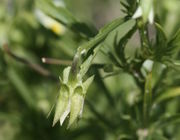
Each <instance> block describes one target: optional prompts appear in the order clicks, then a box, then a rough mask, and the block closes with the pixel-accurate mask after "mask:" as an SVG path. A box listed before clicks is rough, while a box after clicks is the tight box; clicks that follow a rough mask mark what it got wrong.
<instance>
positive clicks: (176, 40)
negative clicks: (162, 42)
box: [167, 29, 180, 53]
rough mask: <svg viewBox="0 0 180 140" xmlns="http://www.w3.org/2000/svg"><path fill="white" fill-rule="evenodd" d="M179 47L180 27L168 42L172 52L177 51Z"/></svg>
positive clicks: (168, 47)
mask: <svg viewBox="0 0 180 140" xmlns="http://www.w3.org/2000/svg"><path fill="white" fill-rule="evenodd" d="M178 48H180V29H179V30H178V31H177V32H176V34H175V35H174V36H173V37H172V39H171V40H170V41H169V42H168V44H167V49H168V50H169V51H170V52H172V53H173V51H174V52H175V51H176V50H177V49H178Z"/></svg>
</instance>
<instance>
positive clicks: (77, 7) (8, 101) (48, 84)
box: [0, 0, 180, 140]
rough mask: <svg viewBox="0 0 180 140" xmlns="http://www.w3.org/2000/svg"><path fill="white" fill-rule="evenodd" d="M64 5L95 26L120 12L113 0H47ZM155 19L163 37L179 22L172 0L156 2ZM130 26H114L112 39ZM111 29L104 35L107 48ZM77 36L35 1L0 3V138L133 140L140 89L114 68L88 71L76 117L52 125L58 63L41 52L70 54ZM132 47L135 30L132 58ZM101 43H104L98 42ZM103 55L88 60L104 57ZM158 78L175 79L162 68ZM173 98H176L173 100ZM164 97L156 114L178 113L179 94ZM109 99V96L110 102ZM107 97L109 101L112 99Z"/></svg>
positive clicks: (68, 56)
mask: <svg viewBox="0 0 180 140" xmlns="http://www.w3.org/2000/svg"><path fill="white" fill-rule="evenodd" d="M54 4H56V5H57V6H63V7H66V8H67V9H68V10H69V11H70V13H72V15H73V16H74V17H75V18H76V19H77V20H78V21H81V22H83V23H86V24H87V25H89V26H90V27H92V28H96V29H99V28H101V27H102V26H103V25H105V24H106V23H108V22H109V21H112V20H113V19H115V18H117V17H120V16H122V17H123V13H122V12H121V8H122V6H121V5H120V1H119V0H64V1H61V0H54ZM156 5H157V6H156V11H157V15H158V17H159V21H160V23H161V25H162V26H163V27H164V29H165V32H166V33H167V35H168V36H169V37H170V36H171V35H172V34H174V33H175V32H176V31H177V29H179V27H180V19H179V17H180V8H179V6H180V1H179V0H161V1H158V2H157V4H156ZM133 24H134V22H133V21H130V22H128V23H127V24H126V25H123V26H122V27H120V28H118V30H117V31H118V33H119V38H120V37H121V36H122V35H123V34H124V33H125V32H126V31H127V30H128V28H129V27H131V26H132V25H133ZM115 33H116V32H113V33H112V34H111V36H110V37H108V38H107V39H106V44H107V46H112V42H113V39H112V38H113V37H114V35H115ZM84 41H85V40H84V39H82V37H81V36H80V35H79V34H76V33H75V32H73V31H71V30H70V29H68V28H66V27H65V26H63V25H62V24H59V23H57V22H55V21H54V20H53V21H52V20H51V18H50V17H48V16H47V15H45V14H44V13H43V12H42V11H40V9H39V7H38V6H36V5H35V0H1V1H0V140H57V139H58V140H59V139H62V140H118V139H126V138H127V139H128V136H126V135H124V134H131V136H132V137H130V138H129V139H137V130H138V129H139V128H138V126H137V125H136V122H134V121H133V117H134V116H133V115H134V114H135V112H134V108H133V107H132V106H133V105H134V103H135V102H136V100H141V99H139V98H141V97H140V96H139V94H140V90H139V88H138V87H137V85H136V84H135V82H134V79H133V78H132V76H131V75H129V74H127V73H121V74H120V75H118V76H112V77H109V78H105V79H102V78H100V77H102V76H103V74H104V73H103V72H102V71H97V70H95V69H91V70H90V72H89V74H91V75H92V74H93V73H95V75H96V78H95V81H94V82H93V84H92V85H91V87H90V89H89V90H88V93H87V97H86V99H87V100H86V101H85V108H84V111H83V117H82V119H80V120H79V122H78V123H77V124H76V126H74V127H73V128H71V129H68V130H67V129H66V126H62V127H60V125H58V124H57V125H56V126H55V127H52V119H53V115H52V114H51V115H50V117H49V118H47V114H48V112H49V111H50V109H51V106H52V105H53V104H54V103H55V101H56V96H57V94H58V92H59V88H60V85H59V81H58V77H59V75H61V73H62V70H63V69H64V67H65V66H64V65H53V64H43V63H42V61H41V58H43V57H47V58H56V59H60V60H72V58H73V55H74V54H75V52H76V49H77V47H78V46H79V44H82V42H84ZM137 47H139V37H138V34H135V35H134V37H133V38H132V39H131V41H130V43H129V44H128V47H127V52H128V55H129V56H130V57H132V55H133V52H134V50H135V48H137ZM106 49H107V48H106ZM108 61H109V60H108V58H107V57H106V55H104V53H103V52H102V53H100V54H98V56H97V58H96V60H95V62H97V63H106V62H108ZM169 75H170V76H169V77H171V78H167V79H166V82H168V83H169V84H172V85H173V84H176V85H178V86H179V85H180V81H179V80H176V82H174V81H175V80H174V79H178V78H177V76H178V74H177V73H173V72H170V73H169ZM178 99H179V98H178ZM178 99H175V100H172V101H170V102H169V103H168V104H167V105H166V106H165V107H164V108H163V110H162V112H166V113H169V114H171V113H173V112H179V110H180V108H179V105H180V104H179V102H178V101H179V100H178ZM112 100H113V101H112ZM114 102H115V105H114ZM166 131H167V135H168V136H172V135H173V136H174V139H172V140H178V139H180V135H179V134H180V133H179V132H180V127H179V126H176V127H173V126H172V127H169V128H168V129H167V130H166Z"/></svg>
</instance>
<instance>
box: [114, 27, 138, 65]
mask: <svg viewBox="0 0 180 140" xmlns="http://www.w3.org/2000/svg"><path fill="white" fill-rule="evenodd" d="M136 30H137V27H136V25H134V26H133V27H132V28H131V29H130V30H129V31H128V32H127V33H126V34H125V35H124V36H123V37H122V38H121V39H120V40H119V42H118V43H114V49H115V52H116V54H117V56H118V57H119V59H120V60H121V62H122V63H125V62H126V58H125V54H124V49H125V46H126V44H127V43H128V41H129V39H130V38H131V37H132V35H133V34H134V33H135V31H136ZM116 40H117V37H115V42H116Z"/></svg>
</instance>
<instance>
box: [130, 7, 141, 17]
mask: <svg viewBox="0 0 180 140" xmlns="http://www.w3.org/2000/svg"><path fill="white" fill-rule="evenodd" d="M141 16H142V8H141V7H138V8H137V10H136V12H135V13H134V15H133V16H132V18H133V19H137V18H139V17H141Z"/></svg>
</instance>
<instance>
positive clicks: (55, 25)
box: [35, 9, 65, 35]
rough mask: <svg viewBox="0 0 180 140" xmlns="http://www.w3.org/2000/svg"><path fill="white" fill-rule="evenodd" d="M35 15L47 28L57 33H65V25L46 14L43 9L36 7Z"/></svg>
mask: <svg viewBox="0 0 180 140" xmlns="http://www.w3.org/2000/svg"><path fill="white" fill-rule="evenodd" d="M35 15H36V17H37V19H38V20H39V22H40V23H41V24H42V25H43V26H44V27H45V28H47V29H50V30H52V31H53V32H54V33H55V34H57V35H63V34H64V32H65V27H64V26H63V25H62V24H61V23H59V22H57V21H56V20H54V19H52V18H51V17H49V16H47V15H45V14H44V13H43V12H42V11H41V10H39V9H36V10H35Z"/></svg>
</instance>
